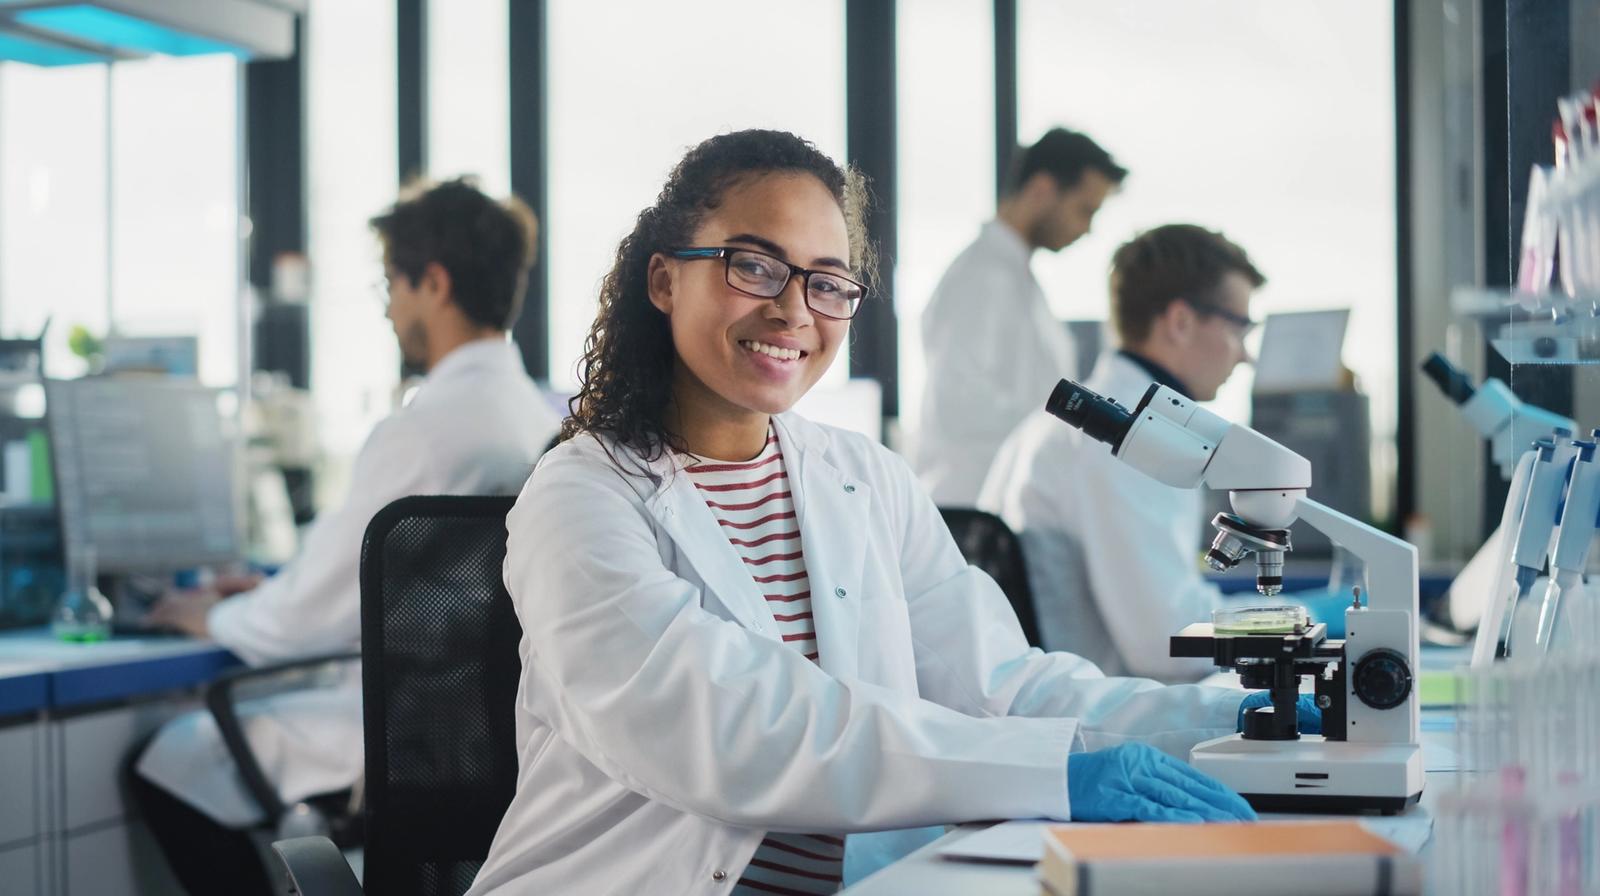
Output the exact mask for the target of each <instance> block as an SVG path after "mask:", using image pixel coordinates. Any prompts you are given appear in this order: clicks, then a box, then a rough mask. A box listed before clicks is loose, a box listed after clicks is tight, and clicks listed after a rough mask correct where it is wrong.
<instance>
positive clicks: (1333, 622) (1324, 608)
mask: <svg viewBox="0 0 1600 896" xmlns="http://www.w3.org/2000/svg"><path fill="white" fill-rule="evenodd" d="M1285 596H1286V597H1288V598H1289V600H1290V602H1292V603H1297V604H1299V605H1301V606H1302V607H1305V608H1306V614H1307V615H1309V616H1310V617H1311V621H1312V622H1321V623H1324V624H1326V625H1327V626H1328V637H1330V638H1343V637H1344V611H1345V610H1347V609H1349V608H1350V600H1351V598H1350V590H1349V589H1348V588H1347V589H1345V590H1343V591H1300V592H1297V593H1295V594H1289V595H1285Z"/></svg>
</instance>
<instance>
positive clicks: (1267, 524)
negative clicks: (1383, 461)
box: [1046, 380, 1423, 812]
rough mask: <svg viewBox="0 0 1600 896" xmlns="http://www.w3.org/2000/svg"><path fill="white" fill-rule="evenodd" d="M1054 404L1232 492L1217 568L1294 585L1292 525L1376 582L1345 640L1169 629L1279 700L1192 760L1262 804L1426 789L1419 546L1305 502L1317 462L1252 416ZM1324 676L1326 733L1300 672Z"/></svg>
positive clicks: (1091, 432) (1405, 794)
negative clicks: (1264, 430)
mask: <svg viewBox="0 0 1600 896" xmlns="http://www.w3.org/2000/svg"><path fill="white" fill-rule="evenodd" d="M1046 410H1048V411H1049V412H1050V413H1051V414H1054V415H1055V416H1057V417H1059V418H1061V419H1062V420H1064V421H1066V422H1067V423H1069V424H1071V425H1073V426H1075V427H1077V428H1078V429H1081V430H1082V431H1083V432H1084V434H1086V435H1088V436H1089V437H1091V438H1094V439H1096V440H1098V441H1102V442H1105V443H1107V444H1108V445H1110V446H1111V450H1112V454H1113V455H1114V456H1116V457H1117V458H1119V459H1120V460H1122V461H1124V462H1125V463H1128V464H1129V465H1131V466H1133V467H1134V468H1135V469H1137V470H1139V471H1140V472H1143V473H1145V474H1146V475H1148V476H1151V477H1152V478H1154V479H1156V480H1158V481H1160V482H1163V483H1166V484H1167V485H1170V486H1173V487H1174V488H1195V487H1197V486H1200V485H1202V484H1203V485H1206V486H1208V487H1210V488H1213V489H1217V490H1226V491H1228V493H1229V495H1228V497H1229V501H1230V502H1231V504H1232V506H1233V509H1234V513H1232V514H1227V513H1220V514H1218V515H1217V517H1216V519H1214V520H1213V521H1212V522H1213V525H1215V526H1216V527H1217V529H1218V534H1217V537H1216V539H1215V541H1214V542H1213V543H1212V546H1211V549H1210V551H1209V552H1208V553H1207V561H1208V563H1210V564H1211V565H1212V566H1213V568H1216V569H1227V568H1230V567H1232V566H1235V565H1237V564H1238V563H1239V562H1240V561H1241V560H1243V559H1244V558H1245V557H1246V556H1249V555H1252V554H1253V555H1254V557H1255V561H1256V587H1257V590H1259V591H1260V592H1261V593H1262V594H1265V595H1269V596H1270V595H1273V594H1277V593H1279V592H1280V591H1281V590H1282V587H1283V555H1284V552H1285V551H1288V550H1291V549H1292V545H1291V544H1290V540H1289V532H1288V526H1289V525H1290V524H1291V523H1293V522H1294V521H1295V520H1296V519H1299V520H1301V521H1303V522H1305V523H1307V524H1308V525H1310V526H1312V527H1313V528H1316V529H1318V530H1320V531H1322V532H1323V533H1324V534H1326V535H1328V536H1329V537H1330V538H1332V539H1333V541H1334V542H1336V543H1338V544H1340V545H1342V546H1343V547H1344V548H1346V549H1347V550H1349V551H1350V552H1351V553H1352V554H1354V555H1355V556H1356V557H1358V558H1360V559H1361V560H1363V561H1364V562H1365V564H1366V581H1367V583H1368V586H1369V587H1368V588H1367V589H1366V591H1365V596H1366V599H1365V601H1363V599H1362V597H1363V591H1362V589H1361V588H1360V587H1356V588H1353V589H1352V592H1353V596H1354V599H1353V601H1352V605H1351V607H1350V608H1349V609H1347V610H1346V611H1345V630H1346V632H1347V637H1346V638H1345V639H1344V640H1342V641H1336V640H1330V639H1328V637H1327V627H1326V626H1325V625H1322V624H1315V625H1311V626H1309V627H1306V628H1304V629H1302V630H1299V631H1290V632H1288V633H1272V634H1261V635H1235V634H1224V633H1219V632H1217V631H1216V630H1215V629H1214V627H1213V624H1212V623H1209V622H1202V623H1194V624H1192V625H1190V626H1188V627H1186V628H1185V629H1184V630H1183V631H1181V632H1179V633H1178V634H1176V635H1174V636H1173V638H1172V642H1171V644H1172V653H1173V655H1174V656H1195V657H1209V658H1211V659H1212V660H1213V662H1215V663H1216V664H1217V665H1219V666H1221V667H1223V668H1228V669H1233V670H1235V671H1237V672H1239V673H1240V675H1241V677H1242V678H1243V680H1244V684H1245V686H1246V687H1247V688H1254V689H1268V690H1270V692H1271V695H1272V706H1271V708H1270V709H1269V708H1266V707H1262V708H1257V709H1252V710H1250V711H1248V712H1247V713H1246V715H1245V730H1244V731H1243V732H1242V733H1241V734H1235V735H1229V736H1227V737H1221V738H1215V739H1213V740H1209V741H1206V742H1204V743H1201V744H1199V745H1197V746H1196V747H1195V748H1194V750H1193V751H1192V752H1191V754H1190V762H1191V763H1192V764H1193V765H1194V767H1195V768H1196V769H1197V770H1199V771H1202V772H1205V773H1206V774H1209V775H1211V776H1212V777H1214V778H1217V779H1218V780H1220V781H1221V782H1222V783H1223V784H1226V785H1227V786H1228V787H1230V788H1232V789H1233V790H1235V791H1236V792H1238V793H1240V794H1242V795H1243V796H1244V797H1245V799H1247V800H1249V801H1250V803H1251V805H1253V806H1255V807H1256V808H1257V809H1266V810H1286V811H1296V810H1299V811H1304V810H1311V811H1323V810H1333V811H1349V810H1359V809H1377V810H1381V811H1385V812H1396V811H1400V810H1403V809H1404V808H1405V807H1407V806H1409V805H1411V804H1412V803H1415V802H1416V801H1417V800H1418V799H1419V798H1420V797H1421V795H1422V784H1423V774H1422V751H1421V747H1420V743H1419V736H1420V731H1419V727H1420V726H1419V721H1420V712H1419V700H1418V694H1417V689H1416V688H1415V687H1414V686H1413V679H1414V677H1415V676H1416V674H1417V669H1418V665H1417V663H1418V630H1417V552H1416V548H1414V547H1412V546H1411V545H1409V544H1407V543H1405V542H1404V541H1401V540H1400V539H1398V538H1395V537H1394V536H1392V535H1388V534H1386V533H1384V532H1381V531H1379V530H1377V529H1375V528H1373V527H1371V526H1368V525H1366V524H1364V523H1360V522H1357V521H1356V520H1354V519H1351V518H1350V517H1348V516H1345V515H1343V514H1341V513H1338V512H1337V511H1334V510H1331V509H1329V508H1327V507H1325V506H1323V505H1321V504H1318V503H1317V502H1315V501H1312V500H1310V499H1308V498H1307V497H1306V488H1307V487H1308V486H1309V485H1310V483H1311V465H1310V464H1309V463H1308V462H1307V461H1306V460H1305V458H1303V457H1300V456H1299V455H1297V454H1295V453H1294V452H1292V451H1289V450H1288V449H1286V448H1284V447H1283V446H1282V445H1279V444H1277V443H1275V442H1273V441H1272V440H1270V439H1268V438H1266V437H1264V436H1262V435H1261V434H1260V433H1257V432H1255V431H1253V430H1251V429H1248V428H1246V427H1242V426H1237V425H1234V424H1231V423H1229V422H1228V421H1226V420H1224V419H1222V418H1221V417H1218V416H1217V415H1215V414H1212V413H1211V412H1209V411H1206V410H1204V409H1202V408H1200V407H1198V406H1197V405H1196V404H1195V403H1194V402H1193V401H1191V400H1189V399H1187V398H1185V397H1184V396H1182V395H1181V394H1179V393H1177V392H1176V391H1174V390H1172V389H1170V388H1167V387H1164V386H1160V385H1156V384H1152V385H1151V387H1150V389H1149V390H1148V391H1147V392H1145V394H1144V397H1143V398H1142V399H1141V400H1140V402H1139V405H1138V407H1136V408H1135V409H1134V410H1133V411H1131V412H1130V411H1129V410H1127V409H1126V408H1124V407H1122V406H1121V405H1119V404H1117V403H1116V402H1114V401H1111V400H1109V399H1107V398H1105V397H1103V396H1101V395H1098V394H1096V393H1094V392H1093V391H1091V390H1089V389H1085V388H1084V387H1082V386H1080V385H1078V384H1076V383H1073V382H1071V381H1068V380H1062V381H1061V383H1060V384H1059V385H1058V386H1057V387H1056V389H1055V391H1054V392H1053V393H1052V394H1051V396H1050V399H1049V401H1048V402H1047V403H1046ZM1305 675H1311V676H1313V677H1314V679H1315V686H1316V696H1317V704H1318V705H1319V707H1321V709H1322V721H1323V734H1322V735H1302V734H1300V733H1299V731H1298V725H1297V719H1296V714H1295V706H1296V703H1297V701H1298V692H1299V680H1300V678H1301V677H1302V676H1305Z"/></svg>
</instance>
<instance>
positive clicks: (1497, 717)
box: [1428, 656, 1600, 896]
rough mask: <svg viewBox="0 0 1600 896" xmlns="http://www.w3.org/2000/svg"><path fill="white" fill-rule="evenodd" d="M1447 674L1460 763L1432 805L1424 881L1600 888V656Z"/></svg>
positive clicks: (1497, 894)
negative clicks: (1599, 851) (1599, 842)
mask: <svg viewBox="0 0 1600 896" xmlns="http://www.w3.org/2000/svg"><path fill="white" fill-rule="evenodd" d="M1454 684H1455V688H1456V701H1455V702H1456V703H1457V705H1458V709H1457V717H1456V726H1455V750H1456V754H1457V755H1458V756H1459V757H1460V766H1461V770H1460V772H1459V773H1457V774H1454V775H1451V776H1450V778H1451V779H1452V781H1453V785H1454V786H1452V787H1450V788H1449V789H1448V790H1446V791H1445V792H1444V793H1443V794H1441V795H1440V798H1439V801H1438V804H1437V806H1436V807H1435V808H1434V813H1435V821H1434V842H1433V846H1432V848H1431V850H1430V855H1429V869H1428V878H1429V885H1430V888H1431V889H1432V891H1433V892H1436V893H1449V894H1451V896H1491V894H1493V896H1504V894H1528V896H1533V894H1538V896H1547V894H1548V896H1580V894H1591V893H1600V856H1597V855H1596V839H1595V837H1596V832H1597V831H1600V750H1596V749H1595V744H1597V743H1600V658H1596V657H1594V656H1557V657H1540V658H1531V657H1521V658H1513V659H1512V660H1510V661H1507V662H1502V663H1494V664H1492V665H1489V666H1483V667H1475V668H1468V669H1463V670H1460V671H1458V673H1457V675H1456V677H1455V682H1454Z"/></svg>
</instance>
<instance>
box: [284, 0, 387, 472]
mask: <svg viewBox="0 0 1600 896" xmlns="http://www.w3.org/2000/svg"><path fill="white" fill-rule="evenodd" d="M305 34H306V41H305V51H306V105H307V110H306V116H307V120H306V134H307V140H308V145H307V168H308V178H309V184H308V189H307V197H308V209H307V213H308V217H309V227H308V233H307V242H308V248H309V257H310V263H311V302H312V313H311V335H312V348H311V355H312V371H311V380H312V390H311V392H312V395H313V397H314V399H315V401H316V406H317V412H318V413H317V418H318V419H317V422H318V425H319V427H320V431H319V435H320V437H321V439H322V443H323V447H324V450H325V451H327V453H328V454H329V455H330V458H332V459H333V460H335V461H336V462H337V461H338V460H348V459H350V458H352V457H354V455H355V453H356V451H357V450H358V449H359V448H360V446H361V443H362V441H363V440H364V439H365V438H366V436H367V433H368V432H370V431H371V429H372V427H373V425H374V424H375V423H377V421H378V420H379V419H381V418H382V417H383V416H385V415H386V414H387V413H388V412H389V410H390V409H391V408H392V407H393V405H394V394H393V393H394V391H395V388H396V386H397V385H398V382H399V370H400V353H399V349H398V347H397V346H396V344H395V338H394V331H393V330H392V329H391V328H390V326H389V322H388V320H387V319H386V318H385V317H384V308H383V303H382V301H381V296H380V294H379V292H378V291H377V290H376V289H374V284H375V283H377V282H379V281H380V280H381V279H382V275H383V269H382V266H381V264H382V258H381V252H380V250H379V246H378V242H377V240H376V239H375V238H374V237H373V235H372V232H371V229H370V228H368V226H367V221H368V220H369V219H370V218H371V217H372V216H373V215H375V214H377V213H378V212H380V211H382V210H383V209H384V208H386V207H387V206H388V205H390V204H391V203H393V202H394V199H395V192H396V189H395V188H396V184H397V182H398V180H399V173H398V171H397V168H398V164H399V163H398V161H397V160H396V158H395V146H396V140H397V137H396V134H397V125H396V110H395V104H396V98H395V65H396V61H395V9H394V2H393V0H313V2H312V3H311V4H310V8H309V10H308V13H307V19H306V26H305ZM338 480H339V476H338V475H337V474H334V475H332V476H329V477H323V481H324V482H325V483H326V484H327V487H326V489H323V488H322V486H320V485H319V490H321V491H322V493H323V494H324V495H327V494H332V493H335V491H336V490H337V485H336V483H337V482H338Z"/></svg>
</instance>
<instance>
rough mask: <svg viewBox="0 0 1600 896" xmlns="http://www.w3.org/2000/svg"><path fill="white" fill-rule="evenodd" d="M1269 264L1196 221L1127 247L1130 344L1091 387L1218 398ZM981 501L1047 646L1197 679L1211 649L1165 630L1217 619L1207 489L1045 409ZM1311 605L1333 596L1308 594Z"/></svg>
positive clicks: (1121, 276)
mask: <svg viewBox="0 0 1600 896" xmlns="http://www.w3.org/2000/svg"><path fill="white" fill-rule="evenodd" d="M1265 282H1266V278H1265V277H1263V276H1262V274H1261V272H1260V271H1258V270H1257V269H1256V267H1255V265H1254V264H1253V263H1251V261H1250V258H1249V256H1248V255H1246V254H1245V252H1244V250H1243V249H1241V248H1239V247H1238V246H1237V245H1235V244H1234V243H1232V242H1230V241H1229V240H1228V239H1227V238H1225V237H1224V236H1223V235H1222V234H1220V233H1217V232H1215V231H1211V230H1206V229H1204V228H1202V227H1196V226H1194V225H1191V224H1171V225H1167V226H1164V227H1157V228H1155V229H1154V230H1150V231H1147V232H1145V233H1142V234H1140V235H1139V236H1137V237H1135V238H1134V239H1133V240H1131V241H1130V242H1128V243H1127V244H1125V245H1123V246H1122V247H1121V248H1119V249H1118V250H1117V251H1116V254H1115V255H1114V256H1113V257H1112V262H1111V284H1110V285H1111V320H1112V325H1113V327H1114V329H1115V330H1116V334H1117V337H1118V342H1119V345H1120V347H1119V348H1117V349H1116V350H1115V351H1111V352H1108V353H1107V354H1105V355H1103V356H1102V357H1101V358H1100V359H1099V362H1098V363H1097V364H1096V366H1095V369H1094V372H1093V373H1092V374H1091V375H1090V377H1089V380H1088V382H1087V384H1086V385H1088V387H1089V388H1091V389H1093V390H1095V391H1096V392H1099V393H1100V394H1102V395H1106V396H1109V397H1111V398H1114V399H1116V401H1117V402H1119V403H1120V404H1122V405H1124V406H1126V407H1130V408H1131V407H1135V406H1136V405H1137V404H1138V402H1139V399H1140V397H1141V396H1143V395H1144V393H1145V390H1146V389H1147V388H1149V386H1150V384H1151V383H1152V382H1155V383H1161V384H1162V385H1165V386H1170V387H1171V388H1173V389H1176V390H1177V391H1179V392H1181V393H1183V394H1185V395H1187V396H1188V397H1190V398H1192V399H1195V400H1197V401H1210V400H1211V399H1213V398H1215V397H1216V396H1217V390H1218V389H1219V388H1221V386H1222V384H1223V382H1225V381H1226V380H1227V379H1228V376H1229V374H1231V373H1232V372H1233V369H1234V368H1235V367H1236V366H1238V364H1239V363H1240V362H1241V361H1249V360H1250V355H1249V352H1248V351H1247V350H1246V349H1245V345H1244V337H1245V334H1246V333H1247V332H1248V331H1249V330H1250V329H1251V327H1252V325H1253V322H1252V321H1251V319H1250V296H1251V293H1253V292H1254V291H1255V290H1256V289H1258V288H1260V287H1261V285H1262V284H1263V283H1265ZM978 505H979V506H980V507H981V508H983V509H984V510H988V511H990V512H991V513H995V514H997V515H999V516H1000V517H1002V518H1003V519H1004V520H1005V521H1006V523H1007V525H1009V526H1010V527H1011V528H1012V529H1013V530H1015V531H1017V532H1018V533H1019V534H1020V536H1021V538H1022V543H1023V557H1024V560H1025V562H1026V564H1027V568H1028V579H1029V584H1030V585H1031V586H1032V589H1033V597H1034V607H1035V611H1036V612H1037V614H1038V622H1039V633H1040V639H1041V640H1042V641H1043V642H1044V644H1043V646H1044V648H1045V649H1046V650H1067V651H1071V652H1073V653H1076V654H1079V655H1080V656H1083V657H1086V658H1088V659H1090V660H1093V661H1094V662H1095V663H1096V664H1097V665H1099V666H1100V668H1101V669H1102V670H1104V671H1105V673H1106V674H1107V675H1134V676H1142V677H1147V678H1156V679H1160V680H1163V681H1193V680H1195V679H1198V678H1200V677H1202V676H1204V675H1206V674H1208V673H1209V672H1211V671H1212V666H1211V663H1210V662H1209V661H1204V660H1198V659H1176V658H1173V657H1169V656H1168V655H1167V644H1168V638H1169V637H1170V636H1171V635H1172V633H1174V632H1176V631H1177V630H1178V629H1180V628H1182V627H1183V626H1185V625H1188V624H1189V623H1191V622H1204V621H1209V620H1210V619H1211V611H1212V610H1214V609H1216V608H1217V607H1219V606H1221V605H1222V601H1223V596H1222V594H1221V592H1220V591H1218V590H1217V588H1216V586H1215V585H1212V584H1210V583H1209V582H1207V581H1206V580H1205V578H1204V577H1203V576H1202V575H1201V574H1200V563H1199V551H1200V543H1201V530H1202V527H1203V526H1204V524H1205V520H1203V519H1202V493H1201V492H1199V491H1196V490H1193V489H1177V488H1173V487H1171V486H1168V485H1163V484H1162V483H1159V482H1157V481H1155V480H1154V479H1151V478H1149V477H1147V476H1145V475H1144V474H1143V473H1140V472H1139V471H1137V470H1135V469H1134V468H1132V467H1130V466H1128V465H1126V464H1124V463H1122V462H1120V461H1118V460H1116V459H1115V458H1113V457H1112V456H1111V452H1110V451H1109V450H1108V449H1107V447H1106V446H1105V445H1103V444H1101V443H1099V442H1096V441H1094V440H1092V439H1086V438H1084V437H1083V434H1082V433H1081V432H1079V431H1078V430H1076V429H1074V428H1072V427H1070V426H1063V425H1062V424H1061V422H1060V421H1058V420H1056V419H1055V418H1053V417H1051V416H1050V415H1048V414H1046V413H1044V412H1043V411H1042V410H1041V411H1038V412H1036V413H1035V414H1033V415H1031V416H1030V417H1029V418H1028V419H1027V420H1026V421H1024V422H1023V423H1022V425H1021V426H1020V427H1018V428H1017V431H1016V432H1014V433H1013V434H1012V435H1011V436H1010V438H1008V439H1007V440H1006V442H1005V444H1004V445H1003V446H1002V447H1001V449H1000V454H999V456H998V457H997V458H996V460H995V464H994V467H993V468H992V469H991V470H990V472H989V476H988V480H987V481H986V482H985V483H984V487H983V492H982V495H981V496H980V498H979V502H978ZM1301 597H1302V598H1303V599H1304V598H1315V599H1313V600H1312V601H1311V603H1312V610H1313V613H1314V614H1316V613H1317V612H1318V611H1319V610H1325V609H1326V603H1327V598H1326V597H1324V596H1322V595H1315V596H1313V595H1303V596H1301Z"/></svg>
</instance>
